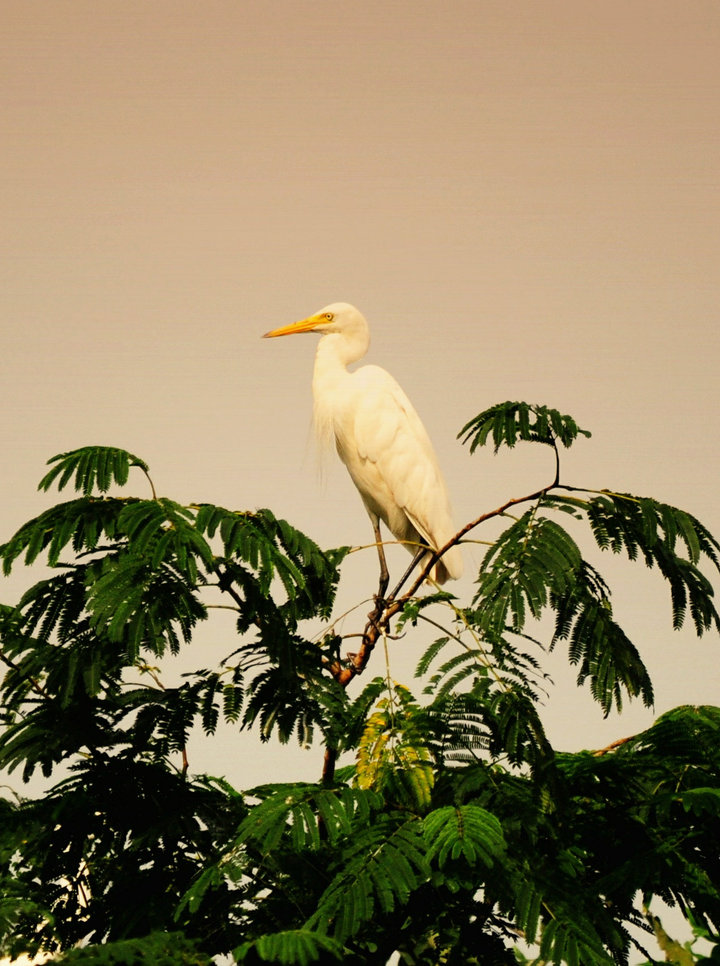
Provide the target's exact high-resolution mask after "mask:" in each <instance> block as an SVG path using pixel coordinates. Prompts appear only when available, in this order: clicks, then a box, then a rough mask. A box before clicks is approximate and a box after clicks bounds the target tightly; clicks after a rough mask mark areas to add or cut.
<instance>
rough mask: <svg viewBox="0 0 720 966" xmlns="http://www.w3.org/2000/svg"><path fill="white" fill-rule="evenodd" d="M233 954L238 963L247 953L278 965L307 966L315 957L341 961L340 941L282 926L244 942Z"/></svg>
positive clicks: (323, 959) (245, 957)
mask: <svg viewBox="0 0 720 966" xmlns="http://www.w3.org/2000/svg"><path fill="white" fill-rule="evenodd" d="M233 955H234V957H235V959H236V960H237V962H239V963H242V962H245V961H246V960H247V959H248V957H250V958H251V960H252V962H255V961H256V959H260V960H261V961H262V962H265V963H279V964H281V966H290V964H292V966H309V964H310V963H316V962H318V961H319V960H322V962H324V963H325V962H328V961H329V958H330V959H332V960H334V961H337V962H342V959H343V945H342V943H339V942H337V941H336V940H335V939H332V938H331V937H330V936H324V935H322V934H321V933H318V932H315V931H313V930H311V929H286V930H283V932H275V933H270V934H268V935H265V936H259V937H258V938H257V939H252V940H250V941H248V942H245V943H243V944H242V945H241V946H238V947H237V949H235V950H234V951H233Z"/></svg>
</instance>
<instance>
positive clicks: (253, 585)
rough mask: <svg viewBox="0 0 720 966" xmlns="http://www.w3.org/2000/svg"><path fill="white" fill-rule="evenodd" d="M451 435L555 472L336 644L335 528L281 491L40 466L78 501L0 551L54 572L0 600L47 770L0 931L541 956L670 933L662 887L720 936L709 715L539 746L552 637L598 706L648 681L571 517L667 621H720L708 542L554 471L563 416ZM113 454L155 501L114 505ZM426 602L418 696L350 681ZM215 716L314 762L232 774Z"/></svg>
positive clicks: (579, 958) (130, 461)
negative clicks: (542, 455)
mask: <svg viewBox="0 0 720 966" xmlns="http://www.w3.org/2000/svg"><path fill="white" fill-rule="evenodd" d="M460 435H461V436H462V438H463V441H464V442H466V443H469V445H470V448H471V450H473V451H474V450H475V449H476V448H477V447H478V446H484V445H487V444H490V443H492V444H493V445H494V447H495V450H496V451H497V449H498V448H499V447H502V446H507V447H513V446H515V445H516V444H517V443H518V442H520V441H528V442H533V443H536V444H540V445H544V446H547V447H549V448H550V450H551V451H552V453H553V454H554V463H555V473H554V477H553V479H552V481H551V482H550V483H549V484H548V485H547V486H545V487H543V488H542V489H539V490H536V491H535V492H532V493H529V494H528V495H527V496H525V497H522V498H517V499H511V500H508V501H507V502H506V503H505V504H504V505H503V506H501V507H498V508H497V509H495V510H493V511H490V512H485V513H483V514H481V515H480V516H478V517H477V519H475V520H473V521H471V522H470V523H468V524H467V526H465V527H464V528H463V529H462V530H461V531H460V533H459V534H458V535H457V537H456V538H455V541H457V540H460V539H462V538H463V537H464V536H465V535H467V534H469V533H470V532H471V531H477V530H479V529H481V528H482V527H483V526H484V525H486V524H490V523H491V522H493V521H494V522H495V524H497V523H498V522H500V523H501V524H502V526H503V527H504V529H502V530H501V532H500V533H499V535H497V536H496V537H495V538H494V539H493V540H492V541H491V543H490V545H489V547H488V550H487V553H486V554H485V558H484V560H483V562H482V565H481V567H480V570H479V573H478V577H477V583H476V584H475V591H474V594H473V597H472V599H471V600H470V601H468V602H465V603H463V602H460V601H458V600H457V599H456V598H455V597H454V596H453V595H452V594H451V593H449V592H447V591H446V590H443V591H440V590H439V589H438V588H435V589H433V588H430V590H429V591H426V590H423V587H425V588H426V589H427V584H426V583H425V578H426V576H427V574H428V573H429V571H430V569H431V567H432V564H433V562H434V561H435V560H436V559H437V556H438V555H437V554H436V555H434V556H433V557H432V558H431V559H428V560H427V563H426V565H425V566H424V569H423V570H422V571H421V572H414V573H411V574H409V575H406V576H405V577H404V578H403V580H402V581H401V582H400V584H399V585H398V586H397V587H396V588H395V589H394V590H393V591H392V592H391V593H390V594H388V595H386V596H385V597H383V598H380V597H377V598H376V601H375V605H374V607H373V610H372V612H371V613H370V615H369V616H368V619H367V622H366V624H365V626H364V628H363V629H362V632H361V634H360V640H359V644H356V645H354V651H353V653H347V646H348V645H349V644H350V642H349V641H348V642H346V641H344V640H343V638H342V637H341V636H339V635H338V634H337V633H336V632H335V630H334V627H333V624H332V623H330V619H331V617H330V615H331V611H332V606H333V599H334V594H335V589H336V586H337V581H338V578H339V568H340V566H341V564H342V561H343V559H344V557H345V555H346V553H347V551H348V548H347V547H342V548H339V549H335V550H329V551H321V550H320V548H319V547H318V546H317V545H316V544H315V543H313V541H312V540H310V539H309V538H308V537H307V536H305V535H304V534H302V533H300V532H299V531H298V530H297V529H295V528H294V527H292V526H291V525H290V524H289V523H287V522H286V521H284V520H279V519H277V518H276V517H275V516H274V515H273V514H272V513H271V512H270V511H269V510H259V511H257V512H253V513H250V512H239V511H235V510H228V509H225V508H222V507H218V506H214V505H209V504H193V505H191V506H182V505H180V504H178V503H176V502H173V501H172V500H170V499H168V498H165V497H161V496H158V495H157V493H156V491H155V487H154V485H153V483H152V480H151V478H150V474H149V469H148V466H147V464H146V463H145V462H144V461H143V460H142V459H140V458H139V457H137V456H134V455H132V454H131V453H128V452H126V451H124V450H121V449H116V448H111V447H99V446H98V447H85V448H83V449H79V450H75V451H73V452H70V453H64V454H61V455H60V456H56V457H54V458H53V459H51V460H50V461H49V464H50V467H51V468H50V470H49V472H48V473H47V474H46V476H45V477H44V478H43V480H42V481H41V483H40V487H41V489H43V490H48V489H50V487H51V486H53V485H54V486H57V488H58V489H59V490H63V489H65V488H67V487H69V486H73V487H74V489H75V491H76V496H75V497H74V498H73V499H71V500H69V501H67V502H62V503H59V504H57V505H55V506H52V507H51V508H50V509H48V510H46V511H45V512H44V513H42V514H40V516H38V517H37V518H35V519H34V520H31V521H30V522H29V523H27V524H25V525H24V526H23V527H21V528H20V530H18V532H17V533H16V534H15V535H14V536H12V537H11V538H10V539H9V540H8V541H7V542H6V543H5V544H3V545H2V547H0V557H2V561H3V566H4V570H5V573H9V572H10V570H11V568H12V567H13V566H15V565H17V564H18V562H20V561H21V560H22V561H23V562H24V563H25V564H26V565H27V566H30V565H32V564H33V563H35V562H36V561H39V560H42V559H45V560H46V561H47V564H48V565H49V567H50V568H51V571H50V576H49V577H46V578H44V579H41V580H39V581H37V582H36V583H35V584H34V585H33V586H32V587H31V588H30V589H29V590H28V591H27V592H26V593H25V594H24V595H23V597H22V599H21V600H20V601H19V603H18V604H17V605H15V606H11V605H2V606H1V607H0V642H1V645H2V650H1V652H0V657H1V658H2V661H3V662H4V665H5V667H6V673H5V677H4V680H3V683H2V723H3V731H2V735H1V736H0V766H2V767H3V768H5V769H7V770H9V771H13V770H15V769H17V770H19V771H20V773H21V774H22V776H23V778H24V779H29V778H30V777H31V776H32V775H33V774H35V773H36V772H40V773H41V774H42V775H43V776H45V777H46V778H47V780H48V782H49V783H50V787H49V788H48V790H47V792H46V793H45V794H43V795H40V796H36V797H32V798H30V797H28V798H15V797H14V796H12V795H6V796H5V798H3V799H2V800H0V807H2V812H3V822H2V826H1V831H0V881H1V891H0V927H1V932H2V935H3V946H2V950H3V951H5V952H9V953H16V952H18V951H25V950H29V951H31V952H34V951H36V950H38V949H45V950H51V951H54V952H55V953H56V954H57V956H58V957H60V958H61V959H62V961H63V962H66V963H68V964H70V963H72V962H75V961H77V962H78V963H80V962H81V961H82V962H92V963H131V962H136V961H138V957H139V958H141V959H143V958H144V959H147V960H148V961H153V962H161V963H166V964H168V966H170V964H172V966H179V964H183V963H188V964H189V963H206V962H209V961H210V960H211V957H213V956H214V955H216V954H218V953H229V952H232V953H233V955H234V957H235V959H236V960H237V961H238V962H242V963H247V964H254V963H262V962H270V963H298V964H305V963H313V962H319V963H330V962H346V963H350V964H352V963H384V962H386V960H387V958H388V957H389V956H390V955H391V954H392V953H393V952H396V953H397V954H399V956H400V962H401V963H404V964H437V963H449V964H452V963H462V964H468V963H482V964H483V966H493V964H509V963H516V962H518V961H520V960H522V959H523V953H522V952H521V951H520V950H521V948H523V949H525V951H526V952H525V955H526V956H531V957H532V956H534V957H535V958H534V959H533V960H532V961H533V962H535V963H538V964H540V963H568V964H598V966H600V964H610V963H626V962H628V957H629V955H630V953H631V952H633V951H635V954H636V950H637V949H640V950H642V948H643V943H644V941H643V939H642V930H646V931H647V932H650V931H653V930H654V931H655V933H656V935H657V936H659V937H660V939H661V940H662V942H664V943H665V948H667V949H669V948H671V946H672V939H671V938H670V937H668V936H667V934H666V933H665V932H664V930H663V925H662V923H661V922H660V921H659V920H658V919H657V916H656V912H655V910H654V909H653V910H650V902H651V900H652V899H655V898H659V899H662V900H664V901H665V902H667V903H670V904H671V905H676V906H678V907H679V908H680V910H681V911H682V912H683V914H684V915H685V916H686V918H687V919H688V920H689V921H690V922H691V923H692V924H693V926H694V928H695V929H696V931H697V932H698V933H702V934H703V935H705V936H707V937H709V938H710V939H711V941H714V942H716V943H717V942H718V939H717V931H718V929H719V928H720V889H719V888H718V886H719V883H720V782H719V781H718V779H719V777H720V742H719V741H718V737H719V735H720V709H718V708H714V707H679V708H676V709H674V710H673V711H671V712H669V713H667V714H665V715H663V716H661V717H660V718H659V719H658V720H657V721H656V722H655V723H654V724H653V726H652V727H651V728H649V729H648V730H647V731H645V732H643V733H642V734H638V735H635V736H633V737H630V738H627V739H625V740H623V741H620V742H617V743H616V744H615V745H614V746H611V747H610V748H606V749H603V750H601V751H595V752H582V753H573V754H570V753H564V752H562V751H561V750H557V749H555V748H553V747H552V745H551V743H550V741H549V740H548V738H547V736H546V734H545V731H544V728H543V723H542V718H541V710H542V701H541V699H542V694H543V667H542V661H543V654H544V653H545V650H546V648H554V647H558V648H559V647H566V648H567V656H568V660H569V661H570V663H571V664H572V665H573V666H574V667H575V668H576V669H577V682H578V685H579V686H588V687H589V688H590V691H591V693H592V695H593V697H594V698H595V700H596V701H598V702H599V704H600V705H601V707H602V708H603V711H604V712H605V714H610V713H612V712H614V711H620V710H621V709H622V703H623V701H624V700H625V699H626V698H627V697H630V698H640V699H641V700H642V701H644V702H645V703H646V704H647V705H651V704H652V699H653V693H652V683H651V680H650V677H649V674H648V671H647V669H646V667H645V664H644V663H643V660H642V656H641V653H640V651H639V649H638V648H636V646H635V645H634V644H633V642H631V640H630V639H629V637H628V636H627V634H626V633H625V632H624V630H623V629H622V627H620V625H619V624H618V623H617V622H616V620H615V617H614V614H613V607H612V596H611V588H610V586H609V585H608V583H607V582H606V580H605V579H604V578H603V576H602V575H601V573H600V572H599V570H598V569H597V568H596V567H595V566H593V565H592V564H591V563H589V562H588V561H587V560H586V559H585V558H584V556H583V553H582V552H581V549H580V545H579V543H578V541H577V540H576V538H575V536H574V535H573V534H574V533H579V532H581V530H582V529H583V528H584V529H585V530H586V531H588V532H589V533H590V534H591V535H592V539H594V541H595V543H596V544H597V546H598V547H599V548H601V549H602V550H605V551H610V552H613V553H616V554H624V555H626V556H627V557H628V558H629V559H630V560H639V561H642V562H644V563H645V564H646V565H647V566H648V567H653V568H656V569H657V571H658V572H659V574H660V576H661V577H662V578H663V579H664V580H665V581H666V582H667V585H668V587H669V591H670V599H671V603H672V615H673V624H674V626H675V627H680V626H681V625H682V624H683V622H684V621H685V620H686V619H687V618H689V619H690V620H692V622H693V624H694V627H695V629H696V631H697V633H698V634H703V633H705V632H707V631H717V630H718V629H719V628H720V617H719V615H718V612H717V609H716V607H715V603H714V595H713V586H712V583H711V582H710V580H709V578H708V576H707V575H706V573H705V570H708V569H709V570H710V571H711V572H714V571H715V570H717V569H718V566H719V555H718V551H719V550H720V545H718V542H717V541H716V540H715V538H714V537H713V536H712V535H711V534H710V533H709V532H708V531H707V529H706V528H705V527H704V526H703V525H702V524H701V523H700V522H699V521H698V520H697V519H696V518H695V517H693V516H692V515H690V514H689V513H687V512H684V511H682V510H680V509H677V508H675V507H672V506H668V505H666V504H663V503H659V502H657V501H656V500H653V499H651V498H648V497H637V496H631V495H629V494H624V493H615V492H612V491H609V490H604V489H603V490H588V489H584V488H580V487H576V486H571V485H569V484H567V483H565V482H564V481H563V480H562V479H561V474H560V452H561V447H569V446H571V445H572V444H573V443H575V442H576V441H577V439H578V437H579V436H589V435H590V434H589V433H588V432H586V431H585V430H582V429H580V428H579V427H578V426H577V424H576V423H575V421H574V420H573V419H572V418H571V417H569V416H566V415H562V414H561V413H559V412H558V411H556V410H553V409H548V408H547V407H544V406H532V405H528V404H525V403H504V404H501V405H498V406H494V407H492V408H491V409H488V410H486V411H485V412H483V413H481V414H480V415H478V416H477V417H476V418H475V419H473V420H472V421H471V422H469V423H468V424H467V425H466V426H465V427H464V429H463V430H462V432H461V434H460ZM131 471H133V472H135V473H138V472H139V473H140V474H142V475H144V477H145V478H146V485H147V487H148V488H149V494H148V496H146V497H144V498H142V497H135V496H126V495H120V496H116V495H111V490H113V488H116V487H119V488H121V490H120V492H123V493H124V489H123V488H125V487H126V486H127V484H128V481H129V479H130V474H131ZM455 541H453V542H455ZM440 552H442V551H440ZM702 568H705V570H703V569H702ZM217 606H223V607H231V608H232V609H233V610H234V611H235V614H236V628H237V636H236V637H234V638H233V639H232V640H231V641H228V644H227V653H226V655H225V656H224V658H223V660H222V661H221V662H220V663H219V664H218V665H217V666H214V667H202V666H201V667H198V668H197V669H196V670H195V671H193V672H192V673H188V674H186V675H184V678H183V680H182V682H181V683H180V684H176V685H174V686H170V684H168V683H167V682H166V681H164V680H163V671H162V667H165V666H167V665H168V664H171V663H172V660H173V658H174V657H175V656H177V655H178V654H179V653H180V652H181V650H182V651H186V650H187V649H188V648H190V647H191V646H192V643H193V635H194V633H195V631H196V628H197V626H198V624H199V623H200V622H204V621H209V620H211V619H212V617H213V616H214V613H215V611H214V608H215V607H217ZM548 620H550V621H551V623H552V630H551V632H550V635H549V640H548V641H546V642H545V643H542V642H541V640H540V639H539V637H540V632H541V631H542V630H543V628H545V627H547V626H548ZM310 621H315V622H317V621H321V622H323V624H322V626H323V627H324V630H323V631H322V632H321V634H320V635H319V636H318V637H316V638H311V637H310V635H309V633H308V632H307V631H306V628H307V627H308V626H309V625H308V622H310ZM421 624H422V625H423V626H429V627H433V628H434V629H436V630H437V631H438V634H439V636H438V637H437V639H436V640H434V641H433V642H432V643H431V644H430V645H429V647H427V649H426V650H425V653H424V654H423V655H422V656H421V658H420V660H419V663H418V675H419V681H420V684H419V685H418V687H420V688H421V689H422V690H421V693H420V694H415V693H413V692H412V691H411V690H410V689H409V688H408V687H407V686H406V685H404V684H400V683H398V682H395V681H394V680H392V679H391V677H390V675H389V674H384V675H380V676H377V677H375V678H373V679H371V680H370V681H369V682H368V683H367V684H366V685H365V687H364V688H363V689H362V690H361V691H360V693H359V694H358V695H357V696H355V697H351V696H350V694H349V692H348V687H347V686H348V684H349V682H350V681H351V680H352V679H353V678H354V677H356V676H357V675H358V674H360V673H361V672H362V671H365V670H366V668H367V666H368V664H369V663H370V660H371V657H372V654H373V650H374V648H375V646H376V644H377V643H378V641H381V640H383V639H384V638H385V637H386V636H388V635H391V634H396V633H398V632H400V631H404V632H408V634H409V635H410V634H411V633H412V631H413V628H415V627H416V626H418V625H421ZM199 663H202V660H201V661H200V662H199ZM221 717H222V718H224V719H225V720H226V721H227V722H230V723H232V724H233V725H235V726H237V727H238V728H248V729H251V728H252V729H255V730H256V732H257V734H258V739H259V740H260V741H270V740H279V741H282V742H287V741H290V740H293V739H297V740H299V741H301V742H302V743H303V744H310V743H314V744H315V745H317V746H318V748H319V749H320V748H321V749H322V755H323V758H322V767H320V761H319V765H318V781H316V782H306V783H292V784H289V783H274V784H267V785H263V786H261V787H258V788H253V789H249V790H237V789H235V788H232V787H231V786H230V785H229V784H228V783H227V782H226V781H225V780H224V779H223V778H221V777H213V776H209V775H202V774H192V773H191V772H190V768H189V765H188V760H187V756H186V754H185V748H186V743H187V740H188V735H189V733H190V730H191V729H192V728H193V727H194V726H196V725H197V724H198V723H200V724H201V726H202V728H203V729H204V731H205V733H206V734H207V735H209V736H211V735H213V734H214V732H215V729H216V727H217V725H218V722H219V721H220V719H221ZM341 755H342V756H344V758H342V759H341V758H340V756H341ZM344 760H348V761H350V762H351V764H345V765H343V766H342V767H341V766H339V765H338V761H344ZM58 775H60V777H59V778H58V777H57V776H58ZM78 943H82V944H83V948H80V949H75V950H73V947H74V946H76V944H78ZM673 948H674V947H673ZM677 948H678V949H679V948H680V947H677ZM529 949H531V950H533V951H532V952H528V950H529ZM68 950H70V951H69V952H66V953H63V951H68ZM682 952H683V955H687V956H690V957H691V959H689V960H687V961H695V959H694V957H693V954H692V953H691V952H690V951H689V950H688V949H686V948H684V949H683V950H682ZM58 961H59V960H58ZM525 961H530V960H525ZM677 961H681V960H679V959H678V960H677Z"/></svg>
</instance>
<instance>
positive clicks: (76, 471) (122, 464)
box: [38, 446, 149, 496]
mask: <svg viewBox="0 0 720 966" xmlns="http://www.w3.org/2000/svg"><path fill="white" fill-rule="evenodd" d="M52 464H54V465H53V467H52V469H51V470H49V471H48V472H47V473H46V474H45V476H44V477H43V478H42V479H41V480H40V483H39V484H38V489H40V490H49V489H50V487H51V486H52V484H53V483H55V482H56V481H57V488H58V489H59V490H63V489H64V488H65V487H66V486H67V485H68V483H69V482H70V480H71V478H72V477H73V476H74V477H75V479H74V481H73V486H74V488H75V489H76V490H78V491H80V492H81V493H83V494H84V495H85V496H90V494H91V493H92V492H93V490H95V489H97V490H98V491H99V492H100V493H106V492H107V491H108V490H109V489H110V487H111V486H112V484H113V483H116V484H117V485H118V486H125V484H126V483H127V481H128V475H129V473H130V467H131V466H138V467H139V468H140V469H141V470H142V471H143V472H144V473H145V474H146V475H147V473H148V469H149V467H148V465H147V463H146V462H145V461H144V460H142V459H140V457H139V456H134V455H133V454H132V453H128V451H127V450H124V449H118V448H117V447H115V446H83V447H82V448H81V449H74V450H71V451H70V452H69V453H60V454H59V455H58V456H53V457H52V458H51V459H49V460H48V466H50V465H52Z"/></svg>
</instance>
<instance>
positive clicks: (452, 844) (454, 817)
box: [424, 803, 505, 868]
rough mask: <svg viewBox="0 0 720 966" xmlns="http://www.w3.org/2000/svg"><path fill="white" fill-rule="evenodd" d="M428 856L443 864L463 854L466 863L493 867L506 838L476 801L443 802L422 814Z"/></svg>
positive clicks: (501, 851)
mask: <svg viewBox="0 0 720 966" xmlns="http://www.w3.org/2000/svg"><path fill="white" fill-rule="evenodd" d="M424 832H425V840H426V842H427V844H428V859H429V860H431V861H432V859H437V863H438V865H439V866H440V868H442V867H443V866H444V865H445V864H446V863H447V862H448V861H450V860H453V861H454V860H457V859H460V858H462V859H463V860H464V861H465V862H466V863H467V864H468V865H469V866H475V865H477V864H480V865H484V866H486V867H492V866H493V865H494V864H495V863H496V862H497V861H498V860H499V859H500V858H501V857H502V855H503V853H504V851H505V839H504V837H503V833H502V827H501V825H500V822H499V821H498V820H497V818H496V817H495V816H494V815H493V814H491V813H490V812H488V811H487V810H486V809H484V808H481V807H480V806H479V805H474V804H472V803H469V804H467V805H445V806H443V807H442V808H436V809H435V810H434V811H432V812H430V813H429V814H428V815H426V816H425V819H424Z"/></svg>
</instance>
